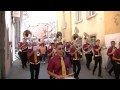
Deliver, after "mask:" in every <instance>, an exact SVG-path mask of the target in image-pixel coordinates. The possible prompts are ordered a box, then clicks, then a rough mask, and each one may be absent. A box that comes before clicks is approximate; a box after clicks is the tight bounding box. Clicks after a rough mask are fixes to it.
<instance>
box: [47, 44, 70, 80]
mask: <svg viewBox="0 0 120 90" xmlns="http://www.w3.org/2000/svg"><path fill="white" fill-rule="evenodd" d="M63 51H64V47H63V44H62V43H60V42H59V43H57V44H56V53H57V55H55V56H54V58H52V59H51V60H50V61H49V63H48V67H47V70H48V74H49V75H50V76H52V77H54V78H55V79H65V77H66V76H67V75H68V74H69V73H70V72H69V64H68V62H70V61H67V60H68V59H66V58H65V57H64V54H63V53H64V52H63Z"/></svg>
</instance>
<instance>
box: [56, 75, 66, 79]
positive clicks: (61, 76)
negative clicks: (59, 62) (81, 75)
mask: <svg viewBox="0 0 120 90" xmlns="http://www.w3.org/2000/svg"><path fill="white" fill-rule="evenodd" d="M56 79H64V77H63V75H58V76H57V77H56Z"/></svg>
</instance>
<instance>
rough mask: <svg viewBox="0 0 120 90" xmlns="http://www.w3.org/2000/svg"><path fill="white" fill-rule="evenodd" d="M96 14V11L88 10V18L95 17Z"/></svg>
mask: <svg viewBox="0 0 120 90" xmlns="http://www.w3.org/2000/svg"><path fill="white" fill-rule="evenodd" d="M95 15H96V13H95V11H87V18H90V17H93V16H95Z"/></svg>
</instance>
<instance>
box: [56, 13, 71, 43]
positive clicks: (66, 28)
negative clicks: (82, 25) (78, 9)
mask: <svg viewBox="0 0 120 90" xmlns="http://www.w3.org/2000/svg"><path fill="white" fill-rule="evenodd" d="M57 20H58V21H57V25H58V26H57V27H58V31H60V32H62V35H63V38H62V40H65V41H71V39H72V22H71V21H72V20H71V12H70V11H58V12H57Z"/></svg>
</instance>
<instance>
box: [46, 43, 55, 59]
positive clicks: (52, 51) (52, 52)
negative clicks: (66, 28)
mask: <svg viewBox="0 0 120 90" xmlns="http://www.w3.org/2000/svg"><path fill="white" fill-rule="evenodd" d="M55 53H56V52H55V44H54V43H53V42H52V43H50V47H49V49H48V50H47V56H48V59H49V60H51V59H52V58H53V57H54V56H55Z"/></svg>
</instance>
